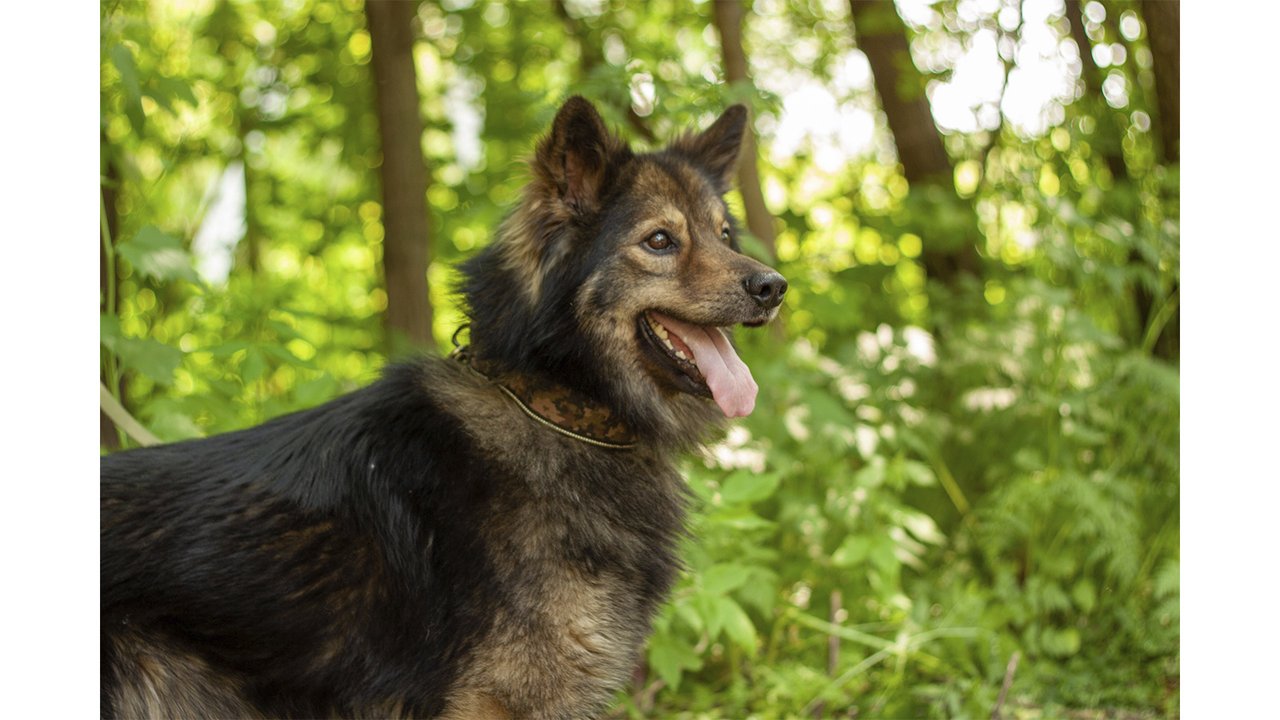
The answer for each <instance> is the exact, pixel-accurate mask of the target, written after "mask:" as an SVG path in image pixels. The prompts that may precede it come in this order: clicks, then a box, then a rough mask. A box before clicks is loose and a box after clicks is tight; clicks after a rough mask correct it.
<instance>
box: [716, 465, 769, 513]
mask: <svg viewBox="0 0 1280 720" xmlns="http://www.w3.org/2000/svg"><path fill="white" fill-rule="evenodd" d="M781 479H782V476H781V474H779V473H776V472H772V473H761V474H756V473H752V472H748V471H746V470H735V471H733V473H732V474H731V475H729V477H728V479H726V480H725V483H724V488H723V489H721V491H720V498H721V499H722V500H724V503H725V504H726V505H741V504H749V503H753V502H759V501H761V500H764V499H765V498H767V497H769V496H770V495H772V494H773V492H774V491H775V490H777V489H778V483H779V481H781Z"/></svg>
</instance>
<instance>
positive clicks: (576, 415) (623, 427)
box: [452, 345, 636, 450]
mask: <svg viewBox="0 0 1280 720" xmlns="http://www.w3.org/2000/svg"><path fill="white" fill-rule="evenodd" d="M452 357H453V359H454V360H456V361H458V362H460V363H462V364H463V365H465V366H466V367H468V368H470V369H471V370H472V371H473V372H476V373H478V374H479V375H481V376H483V377H484V378H486V379H487V380H490V381H491V382H493V383H494V384H496V385H497V387H498V389H499V390H500V391H502V393H503V394H505V395H506V396H507V397H508V398H509V399H511V400H512V401H513V402H515V404H516V405H517V406H519V408H520V409H521V410H522V411H523V412H524V414H525V415H528V416H529V418H530V419H531V420H533V421H534V422H537V423H539V424H541V425H543V426H545V427H546V428H548V429H549V430H554V431H556V432H558V433H560V434H561V435H565V436H567V437H571V438H573V439H575V440H578V441H580V442H584V443H587V444H588V445H594V446H596V447H603V448H609V449H614V450H627V449H630V448H633V447H635V445H636V435H635V433H634V432H632V430H631V428H630V427H628V426H627V424H626V423H625V422H624V421H623V420H622V418H620V417H618V415H617V414H616V413H614V412H613V411H612V410H610V409H609V408H608V407H607V406H605V405H602V404H600V403H598V402H595V401H593V400H592V399H591V398H589V397H587V396H586V395H584V394H583V393H580V392H578V391H576V390H574V389H573V388H569V387H565V386H564V385H561V384H559V383H556V382H553V381H550V380H547V379H545V378H542V377H537V376H533V375H524V374H519V373H511V372H505V371H503V370H502V369H501V368H499V367H498V366H496V365H494V364H493V363H489V362H486V361H485V360H483V359H481V358H478V357H475V356H474V355H473V354H472V353H471V352H470V348H468V347H467V346H465V345H464V346H462V347H459V348H458V349H456V350H455V351H454V352H453V355H452Z"/></svg>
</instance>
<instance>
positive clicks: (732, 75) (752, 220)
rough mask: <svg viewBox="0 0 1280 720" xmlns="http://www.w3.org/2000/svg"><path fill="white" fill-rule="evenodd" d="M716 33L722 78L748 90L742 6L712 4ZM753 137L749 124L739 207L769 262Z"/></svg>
mask: <svg viewBox="0 0 1280 720" xmlns="http://www.w3.org/2000/svg"><path fill="white" fill-rule="evenodd" d="M712 7H713V8H714V13H715V25H716V30H717V31H718V32H719V33H720V53H721V57H722V58H723V61H724V74H725V78H726V79H727V80H728V81H729V83H730V84H733V85H740V86H743V87H745V88H750V87H751V76H750V73H749V72H748V71H747V53H746V51H745V50H743V47H742V24H743V16H744V15H745V11H744V9H743V6H742V3H741V2H738V1H737V0H733V1H732V2H714V3H712ZM756 155H757V153H756V134H755V130H753V129H752V128H751V127H750V126H749V125H748V127H747V132H746V134H745V135H744V136H743V138H742V151H741V154H740V155H739V156H738V189H739V190H740V191H741V192H742V204H743V206H744V207H745V208H746V212H747V229H748V230H750V231H751V234H752V235H755V236H756V238H757V239H759V240H760V243H761V244H762V245H764V247H765V250H767V251H768V253H769V257H770V258H771V259H776V258H777V256H778V250H777V244H778V243H777V235H778V233H777V230H776V229H775V228H774V226H773V214H772V213H770V212H769V208H768V207H766V206H765V204H764V193H762V192H761V190H760V170H759V168H758V167H757V163H756Z"/></svg>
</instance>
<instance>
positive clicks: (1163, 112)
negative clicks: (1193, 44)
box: [1142, 0, 1182, 163]
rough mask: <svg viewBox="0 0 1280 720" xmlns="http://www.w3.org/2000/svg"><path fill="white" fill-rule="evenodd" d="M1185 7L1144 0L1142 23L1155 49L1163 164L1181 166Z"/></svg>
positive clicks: (1174, 0)
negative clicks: (1183, 13) (1183, 9)
mask: <svg viewBox="0 0 1280 720" xmlns="http://www.w3.org/2000/svg"><path fill="white" fill-rule="evenodd" d="M1180 12H1181V7H1180V5H1179V2H1178V0H1143V2H1142V19H1143V20H1145V21H1146V23H1147V43H1148V44H1149V45H1150V46H1151V65H1152V67H1151V69H1152V72H1154V73H1155V76H1156V105H1157V109H1158V111H1159V117H1158V118H1157V120H1158V121H1159V126H1160V147H1161V152H1162V153H1163V158H1162V159H1163V160H1164V161H1165V162H1169V163H1176V162H1178V158H1179V157H1180V155H1181V147H1180V145H1181V143H1180V137H1179V133H1180V132H1181V123H1180V121H1179V113H1180V112H1181V106H1180V105H1179V102H1180V100H1181V96H1180V91H1179V84H1180V83H1181V77H1180V74H1181V71H1182V64H1181V61H1180V60H1179V56H1178V51H1179V46H1180V43H1181V37H1180V35H1181V20H1180V16H1179V13H1180Z"/></svg>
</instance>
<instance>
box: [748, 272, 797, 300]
mask: <svg viewBox="0 0 1280 720" xmlns="http://www.w3.org/2000/svg"><path fill="white" fill-rule="evenodd" d="M742 285H743V287H745V288H746V289H747V294H748V295H750V296H751V297H753V298H755V299H756V302H758V303H760V305H761V306H763V307H766V308H775V307H777V306H779V305H781V304H782V296H783V295H786V294H787V279H786V278H784V277H782V276H781V275H779V274H778V273H776V272H774V271H773V270H770V271H768V272H762V273H756V274H755V275H752V276H750V277H748V278H747V279H746V280H743V281H742Z"/></svg>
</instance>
